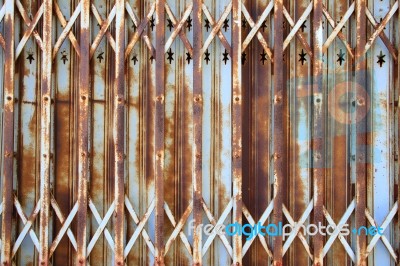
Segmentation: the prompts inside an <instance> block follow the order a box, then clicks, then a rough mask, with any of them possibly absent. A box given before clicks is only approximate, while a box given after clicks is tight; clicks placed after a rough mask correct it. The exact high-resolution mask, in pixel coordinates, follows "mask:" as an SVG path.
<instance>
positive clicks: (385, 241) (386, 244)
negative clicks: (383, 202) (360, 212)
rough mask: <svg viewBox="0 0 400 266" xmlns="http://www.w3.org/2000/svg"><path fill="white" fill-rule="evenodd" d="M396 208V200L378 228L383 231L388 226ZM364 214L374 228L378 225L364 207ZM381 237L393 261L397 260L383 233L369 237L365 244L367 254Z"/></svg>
mask: <svg viewBox="0 0 400 266" xmlns="http://www.w3.org/2000/svg"><path fill="white" fill-rule="evenodd" d="M397 209H398V203H397V201H396V203H395V204H394V206H393V208H392V209H391V210H390V212H389V214H388V215H387V216H386V218H385V220H384V221H383V223H382V225H381V226H380V228H381V229H382V230H383V232H384V231H385V229H386V228H387V227H388V226H389V224H390V222H391V221H392V220H393V218H394V216H395V215H396V213H397ZM365 216H366V217H367V219H368V221H369V222H370V224H371V225H372V226H375V227H376V228H377V227H378V226H377V224H376V222H375V220H374V218H373V217H372V215H371V213H370V212H369V210H368V209H365ZM379 239H381V240H382V242H383V244H384V245H385V246H386V248H387V250H388V251H389V253H390V255H391V256H392V257H393V259H394V261H396V262H397V255H396V252H395V251H394V249H393V247H392V245H391V244H390V242H389V240H388V239H387V238H386V236H385V235H380V234H376V235H374V236H373V238H372V239H371V241H370V242H369V244H368V246H367V255H366V256H368V254H369V253H370V252H371V251H372V249H373V248H374V247H375V245H376V243H377V242H378V240H379Z"/></svg>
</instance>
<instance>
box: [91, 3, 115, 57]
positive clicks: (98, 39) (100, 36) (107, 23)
mask: <svg viewBox="0 0 400 266" xmlns="http://www.w3.org/2000/svg"><path fill="white" fill-rule="evenodd" d="M92 12H93V13H97V14H98V15H99V13H98V12H97V9H96V7H95V6H94V5H93V4H92ZM115 13H116V7H115V5H114V7H113V8H112V9H111V11H110V14H109V15H108V18H107V19H106V20H104V21H101V17H100V18H99V20H100V21H101V22H100V21H99V23H100V25H101V28H100V31H99V33H98V34H97V36H96V38H95V39H94V41H93V43H92V45H91V47H90V56H89V57H90V58H92V57H93V54H94V52H95V51H96V49H97V47H98V46H99V44H100V42H101V40H102V39H103V36H104V34H106V32H107V33H108V34H107V35H106V36H107V37H108V36H110V35H111V34H110V33H109V32H108V31H107V30H108V27H109V26H110V24H111V22H112V21H113V19H114V18H115ZM108 39H112V36H111V38H110V37H108ZM113 44H114V47H113V49H114V51H115V43H113ZM111 46H112V45H111Z"/></svg>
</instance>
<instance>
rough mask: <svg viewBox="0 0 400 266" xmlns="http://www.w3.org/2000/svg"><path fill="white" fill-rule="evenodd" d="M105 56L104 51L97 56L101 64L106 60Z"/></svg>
mask: <svg viewBox="0 0 400 266" xmlns="http://www.w3.org/2000/svg"><path fill="white" fill-rule="evenodd" d="M103 55H104V52H103V51H101V52H100V53H99V54H98V55H97V59H99V62H100V63H101V60H103V59H104V57H103Z"/></svg>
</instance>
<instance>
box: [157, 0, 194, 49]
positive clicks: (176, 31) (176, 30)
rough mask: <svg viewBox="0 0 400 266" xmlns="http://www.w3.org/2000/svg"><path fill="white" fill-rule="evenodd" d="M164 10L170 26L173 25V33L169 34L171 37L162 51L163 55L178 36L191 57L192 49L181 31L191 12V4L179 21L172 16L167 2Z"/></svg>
mask: <svg viewBox="0 0 400 266" xmlns="http://www.w3.org/2000/svg"><path fill="white" fill-rule="evenodd" d="M165 10H166V12H167V14H168V16H169V18H170V19H171V21H172V25H174V31H173V32H172V33H171V36H170V37H169V39H168V40H167V42H166V43H165V49H164V53H166V52H167V51H168V49H169V48H170V47H171V45H172V43H173V42H174V40H175V38H176V36H178V34H179V37H180V38H181V40H182V42H183V44H184V45H185V47H186V49H187V50H188V52H189V53H190V55H191V56H193V47H192V45H191V44H190V42H189V40H188V38H187V36H186V34H185V32H184V31H182V27H183V25H184V24H185V22H186V19H187V18H188V17H189V15H190V13H191V12H192V10H193V4H192V3H190V4H189V6H188V7H187V8H186V10H185V12H184V13H183V17H182V19H181V20H180V21H179V23H178V21H177V19H176V18H175V16H174V13H172V10H171V8H170V6H169V5H168V3H167V2H165Z"/></svg>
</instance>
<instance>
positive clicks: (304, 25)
mask: <svg viewBox="0 0 400 266" xmlns="http://www.w3.org/2000/svg"><path fill="white" fill-rule="evenodd" d="M306 23H307V20H305V21H304V22H303V24H301V26H300V28H301V32H304V29H305V28H307V25H306Z"/></svg>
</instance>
